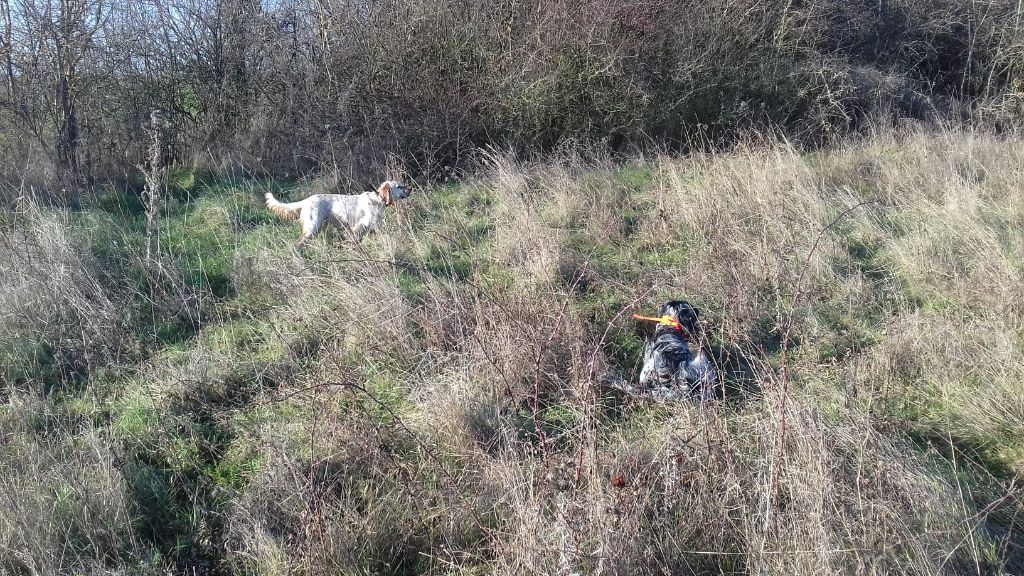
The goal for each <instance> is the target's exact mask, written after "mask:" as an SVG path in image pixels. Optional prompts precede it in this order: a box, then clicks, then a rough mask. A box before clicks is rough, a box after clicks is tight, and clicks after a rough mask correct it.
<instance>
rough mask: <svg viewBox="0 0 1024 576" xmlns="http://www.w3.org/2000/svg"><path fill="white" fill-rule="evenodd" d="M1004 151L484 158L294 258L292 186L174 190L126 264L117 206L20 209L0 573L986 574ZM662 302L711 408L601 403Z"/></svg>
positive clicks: (975, 141)
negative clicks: (708, 373)
mask: <svg viewBox="0 0 1024 576" xmlns="http://www.w3.org/2000/svg"><path fill="white" fill-rule="evenodd" d="M1022 153H1024V149H1022V147H1021V145H1020V144H1019V143H1017V142H1014V141H1007V140H1002V139H999V138H996V137H993V136H989V135H985V134H978V133H970V132H966V133H965V132H952V131H949V132H914V131H909V132H904V133H880V134H876V135H875V136H874V137H873V138H870V139H864V140H860V141H856V142H850V143H848V144H846V145H844V146H840V147H837V148H834V149H832V150H827V151H818V152H815V153H813V154H806V153H801V152H798V151H796V150H794V149H793V148H791V147H789V146H787V145H786V144H784V143H773V144H763V143H762V144H758V145H753V144H751V145H749V146H745V147H744V146H740V147H738V148H737V149H736V150H735V151H733V152H730V153H721V154H716V155H694V156H689V157H685V158H671V157H654V158H645V159H636V160H633V161H630V162H628V163H624V164H623V163H612V162H610V161H600V160H591V161H587V162H583V161H581V160H579V159H578V157H576V158H575V159H572V157H570V158H568V159H558V158H555V159H550V160H547V161H543V162H523V161H517V160H515V159H514V158H511V157H507V156H501V155H493V156H491V157H490V158H489V160H488V164H487V168H486V169H484V170H481V172H480V173H479V174H478V175H476V176H474V177H472V178H469V179H467V180H466V181H464V182H462V183H459V184H450V185H446V186H437V187H425V188H423V189H421V191H420V192H419V193H417V194H416V195H414V196H413V197H412V199H411V200H410V201H408V202H405V203H402V204H401V205H400V206H399V207H398V209H397V210H395V211H389V212H388V214H387V216H386V225H385V227H384V229H383V230H382V231H381V232H380V233H379V234H377V235H371V236H369V237H367V238H366V239H365V240H364V242H363V243H362V244H360V245H352V244H350V243H348V242H347V241H346V240H345V239H344V237H343V236H342V235H340V234H331V233H325V234H322V235H321V236H320V237H318V238H317V239H316V241H315V242H312V243H310V245H308V246H307V247H305V248H303V249H301V250H298V249H296V248H294V246H293V245H294V242H295V240H296V238H297V235H298V231H297V230H296V229H295V226H294V225H293V224H292V223H288V222H282V221H279V220H277V219H275V218H273V217H272V216H271V215H269V214H268V213H267V212H266V211H265V210H264V209H263V208H262V206H260V205H259V203H258V198H259V197H261V196H262V193H263V192H265V191H267V190H274V191H275V193H278V194H281V195H283V196H286V197H291V198H296V197H300V196H301V195H302V194H303V193H304V192H307V191H308V190H310V189H313V188H315V187H307V186H305V185H303V184H298V185H296V184H295V183H287V184H282V183H279V182H268V181H259V180H231V179H218V178H216V177H213V176H201V175H196V174H191V173H187V172H177V173H174V174H173V175H172V178H171V185H172V190H171V194H170V197H171V200H170V201H169V203H168V205H167V206H166V209H165V211H164V214H163V216H162V219H161V223H160V229H159V250H158V256H157V257H156V258H155V259H154V261H152V262H147V261H145V258H144V257H143V254H144V252H145V250H144V243H145V239H144V230H143V227H144V222H143V219H142V217H141V212H142V210H141V204H139V202H138V199H137V195H136V193H135V192H133V191H131V190H104V191H100V192H98V193H97V194H96V195H95V199H94V201H93V202H92V203H91V204H90V205H88V206H87V208H86V209H84V210H83V211H79V212H66V211H59V210H55V209H51V208H46V207H41V206H37V205H34V204H32V203H30V202H23V203H21V204H20V205H18V206H16V207H14V208H13V209H11V210H10V211H8V212H6V213H4V214H3V215H2V218H0V233H2V237H3V242H4V251H3V252H2V254H0V275H2V276H3V277H4V279H5V280H4V283H3V285H2V288H0V318H2V320H0V362H2V363H0V378H2V388H0V401H2V403H0V434H2V436H0V439H2V441H0V508H2V509H4V510H5V511H6V512H5V514H2V515H0V572H2V573H10V574H59V573H67V574H83V573H97V574H99V573H111V572H116V573H132V574H162V573H166V572H171V573H197V574H229V573H230V574H235V573H238V574H292V573H300V574H338V573H345V574H355V573H367V574H369V573H389V574H413V573H451V574H456V573H459V574H480V573H503V574H504V573H524V572H525V573H544V574H554V573H558V574H582V573H598V572H610V573H630V574H635V573H644V574H656V573H705V572H706V573H773V574H822V573H858V574H859V573H864V574H867V573H916V574H946V573H965V574H966V573H971V574H981V573H985V574H1014V573H1020V572H1021V571H1022V570H1024V552H1022V548H1021V544H1022V543H1024V537H1022V536H1021V530H1022V529H1024V525H1022V523H1024V516H1022V515H1021V512H1024V500H1022V496H1021V493H1020V486H1019V484H1020V476H1021V474H1022V472H1024V432H1022V431H1024V396H1022V393H1021V390H1022V388H1021V382H1022V380H1024V361H1022V360H1021V358H1022V357H1024V354H1022V352H1024V330H1022V328H1021V318H1022V317H1024V315H1022V309H1021V306H1022V305H1021V302H1022V297H1024V282H1022V278H1021V276H1022V274H1024V232H1022V231H1024V196H1022V194H1021V192H1020V190H1022V189H1024V170H1022V169H1021V165H1022V162H1021V160H1022ZM851 208H853V209H852V210H851ZM847 211H848V213H846V212H847ZM844 213H846V214H845V215H843V214H844ZM830 223H831V224H833V225H832V226H829V224H830ZM813 246H817V248H816V249H814V250H813V251H812V247H813ZM801 273H803V280H802V282H803V286H801V287H800V289H802V290H803V292H804V296H803V297H802V298H797V297H796V293H797V290H798V285H797V282H798V278H800V277H801ZM668 298H685V299H688V300H690V301H691V302H693V303H694V304H695V305H697V306H698V307H699V308H701V309H702V310H703V311H704V318H705V322H706V326H705V335H706V341H705V343H704V344H705V346H706V347H707V349H708V350H709V351H710V352H711V353H712V355H713V356H715V358H716V360H717V361H718V363H719V366H720V368H721V370H720V372H721V373H722V375H723V378H724V379H725V380H726V382H725V383H726V389H727V398H726V400H724V401H722V402H718V403H715V404H713V405H704V406H700V405H697V404H687V403H679V404H665V405H661V404H654V405H652V404H648V403H645V402H641V401H637V400H635V399H632V398H628V397H623V396H621V395H620V394H618V393H617V392H614V391H612V390H610V389H608V388H607V387H605V386H603V382H604V379H605V378H606V377H607V375H608V374H609V373H612V372H614V373H618V374H621V375H622V376H624V377H627V378H635V377H636V374H637V372H638V362H639V356H640V354H641V350H642V345H643V341H644V338H645V337H646V335H647V334H646V330H647V329H649V327H647V326H644V325H638V324H636V323H634V322H633V321H632V320H631V319H630V313H631V312H633V311H641V312H649V311H651V310H653V309H654V308H655V307H656V306H657V305H658V304H659V303H660V302H662V301H664V300H666V299H668ZM790 320H792V325H793V328H792V331H791V334H790V336H791V338H790V339H789V340H784V339H783V326H784V325H786V324H787V323H788V322H790ZM783 354H785V356H783ZM783 358H785V360H783ZM783 370H785V371H786V374H787V377H788V379H789V381H790V384H789V390H788V395H787V396H786V398H785V399H783V398H781V397H780V394H781V388H780V381H781V380H780V379H781V377H782V373H783ZM783 412H784V413H785V416H786V430H785V433H784V435H783V433H782V429H781V416H782V413H783ZM776 476H777V478H776ZM776 480H777V482H776Z"/></svg>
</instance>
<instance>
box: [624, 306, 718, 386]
mask: <svg viewBox="0 0 1024 576" xmlns="http://www.w3.org/2000/svg"><path fill="white" fill-rule="evenodd" d="M657 315H658V316H659V317H660V319H661V321H660V322H658V325H657V327H655V329H654V338H653V339H652V340H650V341H649V342H648V343H647V345H646V346H644V365H643V368H642V369H641V370H640V383H639V384H638V385H636V386H634V385H632V384H628V383H626V382H622V381H621V380H620V381H618V382H612V386H614V387H615V388H618V389H620V390H622V391H623V392H626V393H627V394H630V395H632V396H642V397H649V398H653V399H655V400H678V399H682V398H694V397H697V398H700V399H701V400H711V399H713V398H715V396H716V395H717V394H718V389H719V386H718V374H717V372H716V371H715V367H714V366H713V365H712V364H711V361H710V360H709V359H708V357H707V356H706V355H705V354H704V352H703V351H701V349H700V347H699V345H698V344H697V343H696V339H697V319H698V318H699V317H700V310H698V309H697V308H694V307H693V305H692V304H690V303H689V302H685V301H683V300H672V301H670V302H666V303H664V304H662V305H661V307H659V308H658V313H657ZM691 343H693V346H694V348H693V349H691Z"/></svg>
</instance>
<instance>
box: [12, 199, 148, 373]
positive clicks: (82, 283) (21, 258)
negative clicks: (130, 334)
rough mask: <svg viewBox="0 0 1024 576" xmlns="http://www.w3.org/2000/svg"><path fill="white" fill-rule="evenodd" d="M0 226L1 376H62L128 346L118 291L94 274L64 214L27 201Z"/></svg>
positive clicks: (95, 364)
mask: <svg viewBox="0 0 1024 576" xmlns="http://www.w3.org/2000/svg"><path fill="white" fill-rule="evenodd" d="M6 220H7V221H6V222H5V223H4V224H3V225H2V228H0V233H2V234H3V245H4V250H3V256H0V274H2V275H3V277H4V279H5V281H4V282H3V285H2V287H0V310H2V311H3V322H2V324H0V348H3V350H4V352H3V353H2V356H0V358H2V362H0V364H2V365H3V366H4V367H5V369H4V375H3V377H4V379H5V380H7V381H8V382H10V381H12V380H24V379H34V378H35V377H36V376H40V375H43V374H49V376H50V377H52V378H55V379H56V380H57V381H65V380H67V381H70V380H73V379H76V378H79V377H82V376H85V375H87V374H88V373H90V372H92V371H93V370H95V369H96V368H97V367H101V366H103V365H105V364H106V363H107V362H109V361H112V360H116V359H117V358H118V357H119V356H121V355H123V354H126V353H127V354H130V353H131V352H132V341H131V339H126V338H124V335H125V333H126V331H127V330H128V325H129V322H130V321H131V317H130V316H129V315H128V310H126V308H125V307H124V301H125V295H124V294H123V293H122V292H121V291H119V290H117V289H113V288H112V287H111V286H110V285H109V284H107V283H106V282H104V281H103V280H102V279H101V277H100V267H99V266H98V264H97V263H96V262H94V260H93V258H92V256H91V254H90V253H89V251H88V248H87V247H84V246H82V245H81V240H80V239H78V238H76V237H74V236H73V229H72V225H71V223H70V221H69V214H68V213H66V212H55V211H44V210H42V209H40V208H38V207H37V206H35V205H34V204H32V203H30V202H26V203H23V204H22V206H21V208H20V209H18V210H16V211H13V212H8V213H7V218H6Z"/></svg>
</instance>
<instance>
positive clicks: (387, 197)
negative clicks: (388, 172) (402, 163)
mask: <svg viewBox="0 0 1024 576" xmlns="http://www.w3.org/2000/svg"><path fill="white" fill-rule="evenodd" d="M377 194H380V199H381V201H382V202H384V205H385V206H394V205H395V201H394V200H392V199H391V183H390V182H385V183H383V184H381V185H380V188H378V189H377Z"/></svg>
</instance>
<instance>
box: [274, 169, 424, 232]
mask: <svg viewBox="0 0 1024 576" xmlns="http://www.w3.org/2000/svg"><path fill="white" fill-rule="evenodd" d="M410 194H412V189H411V188H410V187H408V186H406V185H405V184H402V183H401V182H398V181H395V180H388V181H387V182H384V183H383V184H381V185H380V188H377V191H376V192H363V193H362V194H355V195H343V194H314V195H313V196H310V197H309V198H306V199H304V200H299V201H298V202H291V203H288V204H285V203H283V202H278V201H277V199H276V198H274V195H273V194H271V193H270V192H267V194H266V201H267V208H269V209H270V211H271V212H273V213H274V214H277V215H278V216H280V217H281V218H285V219H289V220H291V219H293V218H298V219H299V221H300V222H301V223H302V237H301V238H299V246H302V245H303V244H305V243H306V242H308V241H309V240H310V239H311V238H312V237H314V236H316V234H317V233H318V232H319V231H320V227H321V226H323V224H324V222H330V223H332V224H334V225H335V226H337V227H338V228H342V229H347V230H348V231H349V232H351V233H352V235H353V236H354V237H355V239H356V241H357V242H359V241H361V240H362V239H363V236H364V235H365V234H366V233H367V232H369V231H371V230H376V229H377V225H378V224H380V221H381V219H382V218H383V217H384V209H385V208H387V207H389V206H394V205H395V203H396V202H398V201H399V200H402V199H404V198H408V197H409V195H410Z"/></svg>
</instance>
